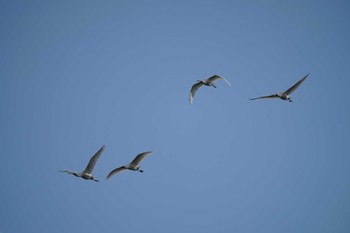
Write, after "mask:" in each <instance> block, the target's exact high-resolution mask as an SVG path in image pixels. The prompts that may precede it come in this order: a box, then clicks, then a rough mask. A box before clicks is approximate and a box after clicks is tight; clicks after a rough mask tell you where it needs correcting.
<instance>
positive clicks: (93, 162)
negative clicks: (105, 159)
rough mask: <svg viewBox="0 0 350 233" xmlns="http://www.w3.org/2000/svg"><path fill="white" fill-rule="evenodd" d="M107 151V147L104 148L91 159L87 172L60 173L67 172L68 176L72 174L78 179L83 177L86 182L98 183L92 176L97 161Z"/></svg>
mask: <svg viewBox="0 0 350 233" xmlns="http://www.w3.org/2000/svg"><path fill="white" fill-rule="evenodd" d="M104 149H105V146H102V147H101V148H100V149H99V150H98V151H97V152H96V154H95V155H94V156H92V157H91V159H90V161H89V163H88V165H87V166H86V168H85V170H84V171H82V172H74V171H67V170H64V171H60V172H65V173H67V174H70V175H74V176H76V177H81V178H83V179H85V180H93V181H96V182H99V180H97V179H95V177H94V176H93V175H92V171H93V170H94V167H95V165H96V163H97V160H98V159H99V157H100V156H101V154H102V152H103V151H104Z"/></svg>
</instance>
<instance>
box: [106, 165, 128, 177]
mask: <svg viewBox="0 0 350 233" xmlns="http://www.w3.org/2000/svg"><path fill="white" fill-rule="evenodd" d="M124 170H126V168H125V167H124V166H121V167H118V168H116V169H114V170H113V171H111V172H110V173H109V174H108V176H107V177H106V179H109V178H111V177H112V176H114V175H115V174H117V173H119V172H122V171H124Z"/></svg>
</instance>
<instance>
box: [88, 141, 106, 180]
mask: <svg viewBox="0 0 350 233" xmlns="http://www.w3.org/2000/svg"><path fill="white" fill-rule="evenodd" d="M104 149H105V146H104V145H103V146H102V147H101V148H100V149H99V150H98V151H97V152H96V154H95V155H94V156H92V158H91V159H90V161H89V163H88V165H87V166H86V168H85V170H84V173H89V174H91V173H92V170H94V167H95V164H96V162H97V160H98V158H99V157H100V156H101V154H102V152H103V151H104Z"/></svg>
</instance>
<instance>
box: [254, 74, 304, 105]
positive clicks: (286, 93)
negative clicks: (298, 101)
mask: <svg viewBox="0 0 350 233" xmlns="http://www.w3.org/2000/svg"><path fill="white" fill-rule="evenodd" d="M308 76H309V74H307V75H305V76H304V77H303V78H302V79H300V80H299V81H298V82H296V83H295V84H294V85H293V86H291V87H290V88H289V89H288V90H286V91H284V92H280V93H276V94H272V95H266V96H260V97H256V98H252V99H250V100H256V99H273V98H280V99H282V100H288V101H289V102H293V101H292V99H291V97H290V94H292V92H294V91H295V90H296V89H297V88H298V87H299V86H300V85H301V84H302V83H303V82H304V81H305V79H306V78H307V77H308Z"/></svg>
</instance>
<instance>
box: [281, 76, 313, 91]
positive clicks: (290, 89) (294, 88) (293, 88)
mask: <svg viewBox="0 0 350 233" xmlns="http://www.w3.org/2000/svg"><path fill="white" fill-rule="evenodd" d="M307 76H309V74H307V75H305V77H304V78H302V79H300V80H299V81H298V82H297V83H296V84H294V85H293V86H292V87H291V88H289V89H288V90H286V91H285V92H284V93H285V94H287V95H290V94H291V93H292V92H293V91H295V90H296V89H297V88H298V87H299V86H300V85H301V84H302V83H303V82H304V81H305V79H306V78H307Z"/></svg>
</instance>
